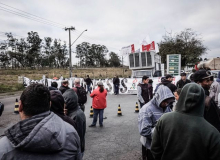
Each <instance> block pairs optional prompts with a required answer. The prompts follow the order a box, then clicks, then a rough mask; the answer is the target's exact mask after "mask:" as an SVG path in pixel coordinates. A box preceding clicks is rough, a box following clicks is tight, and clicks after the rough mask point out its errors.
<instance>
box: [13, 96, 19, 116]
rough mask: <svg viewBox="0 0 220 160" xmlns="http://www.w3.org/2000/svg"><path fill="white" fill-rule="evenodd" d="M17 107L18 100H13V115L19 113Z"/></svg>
mask: <svg viewBox="0 0 220 160" xmlns="http://www.w3.org/2000/svg"><path fill="white" fill-rule="evenodd" d="M18 107H19V105H18V99H17V98H16V100H15V108H14V114H19V112H18Z"/></svg>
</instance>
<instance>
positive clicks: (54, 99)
mask: <svg viewBox="0 0 220 160" xmlns="http://www.w3.org/2000/svg"><path fill="white" fill-rule="evenodd" d="M50 101H51V106H50V110H51V111H53V112H54V113H56V114H59V115H63V116H64V98H63V96H62V94H61V93H60V92H58V91H57V90H52V91H50Z"/></svg>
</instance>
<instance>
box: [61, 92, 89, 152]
mask: <svg viewBox="0 0 220 160" xmlns="http://www.w3.org/2000/svg"><path fill="white" fill-rule="evenodd" d="M63 98H64V101H65V105H66V106H65V108H66V109H67V116H69V117H70V118H71V119H73V120H74V121H75V122H76V125H77V129H76V131H77V133H78V134H79V137H80V142H81V152H82V155H83V153H84V150H85V133H86V116H85V114H84V113H83V111H82V110H81V109H80V107H79V104H78V97H77V95H76V92H75V91H74V90H73V89H68V90H67V91H66V92H65V93H64V94H63Z"/></svg>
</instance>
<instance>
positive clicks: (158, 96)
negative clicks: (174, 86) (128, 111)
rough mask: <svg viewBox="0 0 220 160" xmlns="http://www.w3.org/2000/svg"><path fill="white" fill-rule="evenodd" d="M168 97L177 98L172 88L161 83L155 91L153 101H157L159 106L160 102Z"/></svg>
mask: <svg viewBox="0 0 220 160" xmlns="http://www.w3.org/2000/svg"><path fill="white" fill-rule="evenodd" d="M168 98H173V99H174V98H175V97H174V95H173V93H172V92H171V90H170V89H169V88H168V87H167V86H164V85H161V86H160V87H159V88H158V90H157V92H156V93H155V96H154V98H153V99H152V101H153V103H155V104H156V105H157V106H158V107H160V104H161V102H162V101H164V100H165V99H168Z"/></svg>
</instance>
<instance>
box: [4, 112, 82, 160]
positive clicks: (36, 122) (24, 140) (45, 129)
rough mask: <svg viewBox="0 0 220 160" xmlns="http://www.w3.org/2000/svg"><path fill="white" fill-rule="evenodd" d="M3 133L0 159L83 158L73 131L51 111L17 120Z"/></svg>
mask: <svg viewBox="0 0 220 160" xmlns="http://www.w3.org/2000/svg"><path fill="white" fill-rule="evenodd" d="M30 128H31V129H30ZM27 131H28V132H27ZM5 134H6V136H3V137H2V138H1V139H0V159H1V160H10V159H13V160H21V159H25V160H39V159H40V160H44V159H45V160H60V159H62V160H64V159H66V160H67V159H73V160H81V159H82V158H81V151H80V139H79V136H78V134H77V132H76V130H75V129H74V127H72V126H71V125H70V124H68V123H66V122H64V121H63V120H62V119H61V118H60V117H58V116H57V115H56V114H54V113H53V112H49V111H48V112H44V113H41V114H39V115H35V116H32V117H31V118H29V119H25V120H23V121H20V122H18V123H17V124H15V125H14V126H12V127H11V128H9V129H8V130H7V131H6V132H5Z"/></svg>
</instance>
